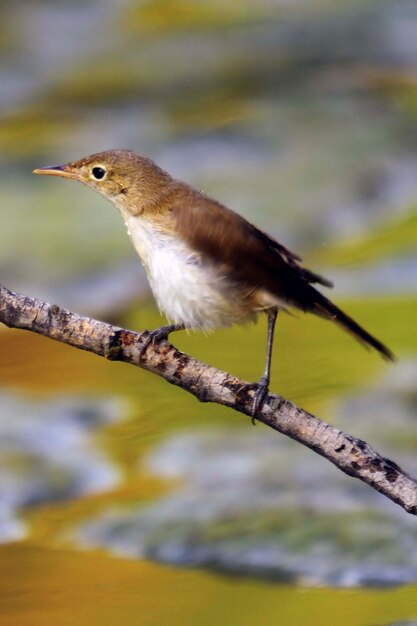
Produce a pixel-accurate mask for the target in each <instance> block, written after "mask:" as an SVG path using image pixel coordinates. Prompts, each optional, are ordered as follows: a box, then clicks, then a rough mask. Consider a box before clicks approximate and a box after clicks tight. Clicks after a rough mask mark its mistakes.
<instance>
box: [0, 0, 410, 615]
mask: <svg viewBox="0 0 417 626" xmlns="http://www.w3.org/2000/svg"><path fill="white" fill-rule="evenodd" d="M0 55H1V56H0V86H1V87H0V116H1V117H0V207H1V209H0V212H1V221H0V281H1V283H2V284H4V285H6V286H7V287H9V288H11V289H13V290H20V291H23V292H24V293H26V294H27V295H31V296H38V297H42V298H45V299H47V300H49V301H54V302H57V303H59V304H60V305H62V306H65V307H68V308H72V309H73V310H76V311H78V312H81V313H84V314H88V315H94V316H99V317H101V318H102V319H105V320H107V321H112V322H116V323H118V324H122V325H126V326H129V327H132V328H135V329H138V330H140V329H143V328H152V327H156V326H158V324H160V322H161V319H160V317H159V315H158V313H157V311H156V309H155V306H154V304H153V303H152V300H151V298H150V297H149V292H148V288H147V284H146V280H145V278H144V274H143V272H142V270H141V268H140V264H139V262H138V260H137V257H136V254H135V252H134V251H133V249H132V247H131V244H130V242H129V240H128V238H127V237H126V233H125V229H124V226H123V223H122V221H121V219H120V216H119V215H118V214H117V212H116V211H115V210H114V208H113V207H112V206H111V205H110V204H106V203H105V202H104V201H103V199H101V198H100V197H98V196H97V195H96V194H93V193H92V192H91V191H90V190H87V189H85V188H83V187H81V186H77V185H75V184H73V183H71V182H69V181H61V180H58V179H46V178H45V179H40V178H37V177H34V176H32V175H31V171H32V170H33V169H34V168H35V167H38V166H42V165H50V164H58V163H62V162H67V161H70V160H74V159H77V158H80V157H82V156H84V155H86V154H90V153H93V152H97V151H101V150H104V149H108V148H115V147H125V148H133V149H135V150H137V151H139V152H141V153H144V154H146V155H148V156H150V157H152V158H153V159H154V160H156V161H157V162H158V163H159V164H160V165H161V166H162V167H164V168H166V169H168V170H169V171H170V172H171V173H172V174H174V175H175V176H177V177H180V178H183V179H185V180H186V181H187V182H189V183H191V184H193V185H195V186H197V187H198V188H200V189H203V190H204V191H206V192H208V193H210V194H212V195H214V196H216V197H217V198H218V199H220V200H221V201H223V202H224V203H226V204H228V205H229V206H231V207H232V208H234V209H235V210H237V211H239V212H241V213H242V214H244V215H245V216H247V217H248V218H250V219H251V220H252V221H254V222H255V223H257V224H258V225H260V226H261V227H262V228H263V229H265V230H267V231H268V232H270V233H271V234H273V235H275V236H277V237H278V238H279V239H280V240H281V241H282V242H283V243H285V244H286V245H288V246H289V247H292V248H293V249H295V250H296V251H298V252H300V253H301V254H302V256H303V258H304V259H305V262H306V263H307V264H308V265H309V266H312V267H313V269H316V270H318V271H320V272H322V273H323V274H325V275H326V276H328V277H329V278H330V279H332V280H334V282H335V284H336V286H335V289H334V293H333V294H332V295H333V297H334V299H336V300H337V302H339V303H340V304H341V305H343V306H344V308H345V309H347V310H348V311H349V312H350V313H351V314H352V315H354V316H355V317H356V318H357V319H358V320H359V321H360V322H361V323H363V324H364V325H365V326H366V327H369V329H370V330H371V331H372V332H374V333H375V334H376V335H377V336H378V337H380V338H381V339H382V340H383V341H384V342H386V343H387V344H388V345H389V346H390V347H391V348H392V349H393V350H394V352H396V354H397V355H398V362H397V363H395V364H393V365H388V364H386V363H383V362H382V361H380V359H379V358H378V356H377V355H375V354H373V353H370V352H367V351H365V350H363V348H362V347H361V346H359V345H358V344H356V343H355V342H354V341H352V339H351V338H350V337H348V336H345V335H343V334H342V333H341V332H340V331H339V330H338V329H336V328H333V327H332V325H330V324H327V323H325V322H323V321H321V320H316V319H313V318H307V317H304V316H302V315H299V316H298V315H297V316H295V317H286V318H285V319H284V318H283V319H280V322H279V325H278V333H277V341H276V346H275V354H274V368H273V383H272V389H273V390H276V391H279V392H280V393H282V394H283V395H284V396H286V397H288V398H289V399H290V400H292V401H294V402H297V403H299V404H301V405H302V406H303V407H304V408H306V409H308V410H310V411H313V412H316V413H317V414H319V415H320V416H322V417H323V418H325V419H327V420H329V421H331V422H333V423H336V424H338V425H339V426H340V427H342V428H344V429H345V430H347V431H348V432H351V433H353V434H355V435H358V436H361V437H363V438H365V439H367V440H368V441H369V442H370V443H371V444H372V445H373V446H374V447H376V448H377V449H378V450H380V451H381V452H383V453H385V454H386V455H388V456H390V457H391V458H394V459H395V460H396V461H397V462H399V463H400V464H401V465H403V466H404V467H405V468H406V469H407V470H408V471H409V472H411V473H413V472H414V473H417V461H416V447H417V424H416V415H417V411H416V408H417V394H416V388H417V330H416V326H417V325H416V321H417V298H416V286H417V246H416V244H417V211H416V206H417V131H416V122H417V5H416V3H415V2H414V1H412V0H404V1H403V0H391V1H386V0H374V1H372V0H365V1H364V0H362V1H360V2H358V1H356V0H345V1H344V2H343V3H342V2H338V1H336V0H333V1H330V0H317V1H315V2H312V1H311V0H294V1H288V0H258V1H257V2H251V3H249V2H242V1H241V0H228V1H227V2H225V1H223V2H220V1H218V0H212V1H208V0H196V1H188V0H166V1H162V0H142V1H139V0H115V1H111V0H83V1H77V0H72V1H71V2H70V1H65V0H60V1H55V2H54V1H52V0H51V1H47V0H26V1H25V0H18V1H17V2H13V3H10V2H1V3H0ZM265 333H266V328H265V322H264V321H263V320H260V322H259V323H258V325H256V326H250V327H247V328H243V329H240V328H237V329H229V330H225V331H221V332H218V333H215V334H213V335H211V336H210V337H205V336H203V335H198V334H195V335H191V336H189V337H187V336H185V335H183V336H181V335H176V336H175V338H174V337H173V340H174V342H175V344H176V345H178V347H180V348H181V349H184V350H186V351H188V352H190V353H191V354H193V355H195V356H197V357H199V358H201V359H202V360H205V361H207V362H209V363H211V364H214V365H217V366H219V367H221V368H223V369H228V370H229V371H231V372H233V373H234V374H237V375H240V376H242V377H244V378H246V379H248V380H257V379H258V378H259V375H260V372H261V370H262V363H263V357H264V349H265V348H264V344H265ZM0 384H1V389H0V453H1V454H0V541H1V542H2V544H1V546H0V594H1V602H0V622H1V623H4V624H12V623H13V624H19V626H26V625H31V626H32V625H36V626H40V625H41V624H51V623H61V624H66V623H71V624H89V625H94V624H97V625H98V624H100V625H106V624H109V625H110V624H112V625H113V624H120V623H123V624H126V625H130V624H132V625H136V624H139V623H140V624H143V625H148V624H149V625H153V624H161V623H169V624H172V625H175V624H182V625H185V624H186V625H190V626H191V625H194V624H198V625H204V624H207V625H208V624H210V625H211V624H213V623H216V622H219V621H222V622H224V623H226V624H233V625H235V624H236V625H239V626H240V625H246V624H251V625H253V624H262V625H265V624H286V625H287V624H291V625H293V624H314V625H315V624H317V625H319V624H320V625H326V624H329V625H330V624H331V625H337V624H340V625H344V624H350V625H356V624H357V625H368V624H373V625H377V624H380V625H382V624H384V625H386V624H400V623H401V624H403V623H407V624H411V623H415V622H413V620H417V587H416V586H415V585H416V582H417V550H416V545H417V544H416V542H417V529H416V524H415V520H414V519H413V518H411V517H409V516H408V515H407V514H406V513H404V512H403V511H402V510H400V509H399V508H398V507H396V506H395V505H393V504H392V503H390V502H388V501H386V500H385V499H384V498H382V496H379V495H378V494H376V493H373V492H371V490H370V489H369V488H367V487H366V486H364V485H362V484H359V483H357V482H356V481H353V480H352V479H350V478H348V477H345V476H343V475H342V474H341V473H340V472H338V471H337V470H336V469H335V468H333V467H332V466H330V464H329V463H327V462H326V461H324V460H323V459H320V458H317V456H316V455H314V454H313V453H312V452H309V451H307V450H302V449H301V448H300V446H299V445H296V444H294V443H292V442H289V441H286V440H284V438H283V437H279V436H277V435H276V434H274V433H272V432H268V430H267V429H266V428H264V427H262V426H260V425H258V426H257V427H256V428H253V427H252V426H251V424H250V422H249V420H245V419H244V418H242V417H239V416H236V415H233V414H232V413H230V412H229V411H226V410H225V409H223V408H221V407H217V406H216V407H212V406H202V405H199V404H197V403H196V402H195V400H193V399H192V398H189V397H187V396H186V395H185V394H184V393H182V392H181V391H180V390H179V389H171V388H169V387H168V385H166V384H165V383H164V382H163V381H161V380H158V379H156V378H155V377H152V376H151V375H149V374H147V373H145V372H142V371H139V370H136V369H135V368H132V367H128V366H125V365H123V364H116V363H107V362H103V360H101V359H98V358H97V357H94V356H91V355H88V354H84V353H81V352H80V353H78V352H76V351H75V350H72V349H69V348H67V347H65V346H61V345H55V344H54V343H53V342H51V341H49V340H46V339H43V338H40V337H35V336H31V335H30V334H29V333H21V332H18V331H8V330H7V329H5V328H4V327H1V328H0Z"/></svg>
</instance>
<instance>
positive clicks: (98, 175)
mask: <svg viewBox="0 0 417 626" xmlns="http://www.w3.org/2000/svg"><path fill="white" fill-rule="evenodd" d="M91 173H92V175H93V177H94V178H95V179H96V180H101V179H102V178H104V177H105V175H106V170H105V169H104V168H103V167H93V169H92V170H91Z"/></svg>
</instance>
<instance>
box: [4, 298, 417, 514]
mask: <svg viewBox="0 0 417 626" xmlns="http://www.w3.org/2000/svg"><path fill="white" fill-rule="evenodd" d="M0 322H3V324H5V325H6V326H9V327H10V328H20V329H24V330H30V331H32V332H35V333H39V334H40V335H44V336H46V337H50V338H51V339H55V340H56V341H60V342H62V343H66V344H68V345H70V346H74V347H75V348H79V349H81V350H87V351H89V352H94V353H95V354H97V355H99V356H103V357H105V358H107V359H110V360H114V361H124V362H126V363H130V364H132V365H136V366H139V367H142V368H143V369H146V370H148V371H150V372H153V373H154V374H157V375H158V376H161V377H162V378H164V379H165V380H166V381H168V382H169V383H171V384H172V385H177V386H178V387H181V388H182V389H184V390H185V391H188V392H189V393H191V394H193V395H194V396H195V397H196V398H198V400H200V401H201V402H214V403H217V404H223V405H225V406H228V407H230V408H232V409H234V410H236V411H240V412H241V413H244V414H246V415H249V416H250V415H251V408H252V404H253V396H254V391H255V386H254V385H253V384H250V383H247V382H245V381H243V380H240V379H238V378H236V377H234V376H231V375H230V374H228V373H227V372H223V371H221V370H218V369H216V368H214V367H210V366H209V365H206V364H204V363H202V362H201V361H198V360H196V359H194V358H192V357H190V356H188V355H187V354H184V353H183V352H180V351H179V350H177V349H176V348H174V346H172V345H171V344H169V343H168V342H167V341H161V342H160V343H159V344H157V345H155V346H153V345H152V344H150V345H149V346H148V348H147V349H146V351H145V353H144V355H143V357H142V359H141V361H140V363H139V351H140V348H141V345H142V343H143V341H144V340H145V339H146V337H147V336H148V332H147V331H144V332H143V333H140V334H139V333H135V332H133V331H130V330H126V329H124V328H118V327H116V326H111V325H110V324H106V323H104V322H99V321H98V320H95V319H90V318H86V317H81V316H79V315H77V314H75V313H71V312H70V311H66V310H64V309H61V308H60V307H58V306H57V305H55V304H52V305H51V304H47V303H46V302H42V301H41V300H36V299H32V298H28V297H26V296H22V295H19V294H15V293H12V292H11V291H9V290H8V289H6V288H5V287H2V286H0ZM258 419H259V421H261V422H263V423H264V424H266V425H267V426H270V427H271V428H273V429H274V430H277V431H278V432H280V433H283V434H284V435H287V436H288V437H291V439H295V440H296V441H299V442H300V443H302V444H303V445H305V446H307V447H308V448H311V449H312V450H314V451H315V452H317V453H318V454H320V455H321V456H323V457H325V458H326V459H328V460H329V461H330V462H331V463H333V464H334V465H336V466H337V467H338V468H339V469H340V470H342V471H343V472H345V473H346V474H349V475H350V476H353V477H355V478H358V479H359V480H362V481H363V482H365V483H367V484H368V485H370V486H371V487H373V488H374V489H376V490H377V491H379V492H380V493H382V494H383V495H384V496H386V497H387V498H389V499H390V500H393V501H394V502H396V503H397V504H399V505H400V506H401V507H402V508H403V509H405V510H406V511H408V512H409V513H411V514H412V515H417V481H416V480H414V479H413V478H411V477H410V476H409V475H408V474H406V473H405V472H404V471H403V470H402V469H401V468H400V467H399V466H398V465H397V464H396V463H394V462H393V461H390V460H389V459H386V458H384V457H382V456H381V455H379V454H378V453H377V452H375V451H374V450H373V449H372V448H371V447H370V446H369V445H368V444H367V443H366V442H365V441H361V440H360V439H357V438H355V437H352V436H351V435H348V434H346V433H344V432H343V431H341V430H339V429H337V428H335V427H334V426H331V425H330V424H327V423H326V422H323V421H322V420H320V419H318V418H317V417H315V416H314V415H311V414H310V413H307V412H305V411H303V410H302V409H300V408H298V407H297V406H295V405H294V404H292V403H291V402H289V401H288V400H285V398H282V397H281V396H278V395H274V394H269V395H268V396H267V397H266V399H265V402H264V404H263V407H262V410H261V412H260V415H259V418H258Z"/></svg>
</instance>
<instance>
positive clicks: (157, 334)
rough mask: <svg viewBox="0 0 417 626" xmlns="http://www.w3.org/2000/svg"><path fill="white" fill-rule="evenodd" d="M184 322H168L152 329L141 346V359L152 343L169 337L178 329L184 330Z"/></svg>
mask: <svg viewBox="0 0 417 626" xmlns="http://www.w3.org/2000/svg"><path fill="white" fill-rule="evenodd" d="M184 329H185V325H184V324H166V325H165V326H161V327H160V328H156V329H155V330H151V331H150V332H149V334H148V336H147V337H146V339H145V340H144V342H143V343H142V345H141V347H140V348H139V361H140V360H141V358H142V356H143V355H144V353H145V352H146V348H147V347H148V346H149V344H150V343H152V344H153V345H155V342H157V341H161V340H162V339H168V336H169V335H170V334H171V333H173V332H174V331H176V330H184Z"/></svg>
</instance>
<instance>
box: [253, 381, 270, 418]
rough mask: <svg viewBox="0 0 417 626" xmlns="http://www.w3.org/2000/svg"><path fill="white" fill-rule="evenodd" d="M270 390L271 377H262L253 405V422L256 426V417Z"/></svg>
mask: <svg viewBox="0 0 417 626" xmlns="http://www.w3.org/2000/svg"><path fill="white" fill-rule="evenodd" d="M268 391H269V379H268V378H267V377H266V376H262V378H261V379H260V381H259V383H258V385H257V388H256V391H255V395H254V398H253V405H252V424H253V425H254V426H255V419H256V417H257V415H258V413H259V411H260V409H261V408H262V404H263V402H264V400H265V396H266V394H267V393H268Z"/></svg>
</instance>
